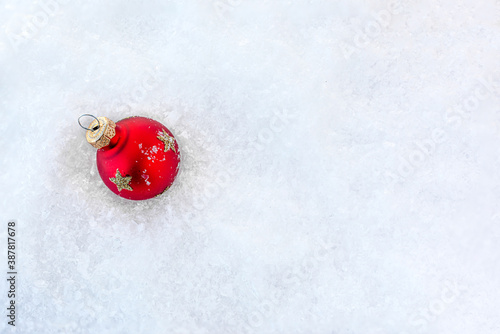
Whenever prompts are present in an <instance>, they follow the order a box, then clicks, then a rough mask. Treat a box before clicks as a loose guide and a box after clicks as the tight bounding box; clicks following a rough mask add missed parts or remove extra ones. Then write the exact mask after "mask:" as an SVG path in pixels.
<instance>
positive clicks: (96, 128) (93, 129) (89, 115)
mask: <svg viewBox="0 0 500 334" xmlns="http://www.w3.org/2000/svg"><path fill="white" fill-rule="evenodd" d="M84 116H88V117H92V118H93V119H95V120H96V121H97V125H96V126H94V127H93V128H92V129H90V128H86V127H84V126H83V125H82V123H80V118H82V117H84ZM78 124H79V125H80V126H81V127H82V128H84V129H85V130H88V131H96V130H98V129H99V128H100V127H101V126H100V123H99V120H98V119H97V117H95V116H94V115H91V114H83V115H81V116H80V117H78Z"/></svg>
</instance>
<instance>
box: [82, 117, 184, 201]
mask: <svg viewBox="0 0 500 334" xmlns="http://www.w3.org/2000/svg"><path fill="white" fill-rule="evenodd" d="M83 116H90V117H93V118H94V120H93V121H92V123H91V124H90V126H89V127H88V128H85V127H84V126H83V125H81V123H80V118H81V117H83ZM80 118H79V119H78V123H79V124H80V126H81V127H83V128H84V129H86V130H87V133H86V138H87V141H88V142H89V143H90V144H91V145H92V146H94V147H95V148H97V156H96V162H97V169H98V171H99V175H100V176H101V178H102V180H103V182H104V184H106V186H107V187H108V188H109V189H110V190H111V191H112V192H114V193H115V194H117V195H118V196H121V197H123V198H127V199H130V200H144V199H149V198H152V197H155V196H158V195H161V194H162V193H163V192H165V191H166V190H168V188H170V186H171V185H172V183H173V182H174V179H175V176H176V175H177V172H178V170H179V162H180V155H179V146H178V145H177V141H176V140H175V138H174V136H173V135H172V133H171V132H170V131H169V130H168V129H167V128H166V127H165V126H164V125H162V124H161V123H159V122H157V121H155V120H152V119H150V118H146V117H129V118H125V119H122V120H121V121H118V122H116V123H114V122H113V121H112V120H110V119H108V118H106V117H95V116H92V115H89V114H85V115H82V116H80Z"/></svg>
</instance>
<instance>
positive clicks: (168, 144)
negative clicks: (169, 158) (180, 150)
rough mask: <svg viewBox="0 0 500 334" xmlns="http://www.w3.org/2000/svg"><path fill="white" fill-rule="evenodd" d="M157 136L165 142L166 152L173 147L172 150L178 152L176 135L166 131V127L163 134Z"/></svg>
mask: <svg viewBox="0 0 500 334" xmlns="http://www.w3.org/2000/svg"><path fill="white" fill-rule="evenodd" d="M157 138H158V139H159V140H161V141H162V142H163V143H164V144H165V151H164V152H167V151H168V150H170V149H171V150H172V151H174V153H177V152H176V151H175V139H174V137H170V136H169V135H168V134H167V132H166V131H165V129H163V134H162V135H161V136H158V137H157Z"/></svg>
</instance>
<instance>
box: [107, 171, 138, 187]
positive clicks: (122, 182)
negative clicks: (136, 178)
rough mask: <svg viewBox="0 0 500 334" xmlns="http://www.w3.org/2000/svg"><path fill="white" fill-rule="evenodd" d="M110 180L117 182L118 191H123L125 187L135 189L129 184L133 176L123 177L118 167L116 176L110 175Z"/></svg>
mask: <svg viewBox="0 0 500 334" xmlns="http://www.w3.org/2000/svg"><path fill="white" fill-rule="evenodd" d="M109 180H110V181H111V182H113V183H114V184H116V187H117V188H118V191H122V190H123V189H126V190H130V191H132V190H133V189H132V187H131V186H130V185H129V183H130V181H131V180H132V176H126V177H123V176H122V174H120V171H119V170H118V169H117V170H116V174H115V177H110V178H109Z"/></svg>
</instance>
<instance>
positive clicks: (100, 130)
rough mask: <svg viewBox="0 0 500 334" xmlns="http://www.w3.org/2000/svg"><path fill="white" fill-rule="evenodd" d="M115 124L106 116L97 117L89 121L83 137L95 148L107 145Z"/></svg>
mask: <svg viewBox="0 0 500 334" xmlns="http://www.w3.org/2000/svg"><path fill="white" fill-rule="evenodd" d="M115 128H116V124H115V122H113V121H112V120H110V119H109V118H107V117H97V118H96V119H94V120H93V121H92V123H90V125H89V127H88V129H87V133H86V135H85V137H86V138H87V141H88V142H89V144H90V145H92V146H94V147H95V148H97V149H100V148H103V147H105V146H108V145H109V143H110V141H111V139H112V138H113V137H114V136H115V134H116V131H115Z"/></svg>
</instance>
